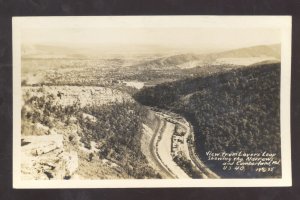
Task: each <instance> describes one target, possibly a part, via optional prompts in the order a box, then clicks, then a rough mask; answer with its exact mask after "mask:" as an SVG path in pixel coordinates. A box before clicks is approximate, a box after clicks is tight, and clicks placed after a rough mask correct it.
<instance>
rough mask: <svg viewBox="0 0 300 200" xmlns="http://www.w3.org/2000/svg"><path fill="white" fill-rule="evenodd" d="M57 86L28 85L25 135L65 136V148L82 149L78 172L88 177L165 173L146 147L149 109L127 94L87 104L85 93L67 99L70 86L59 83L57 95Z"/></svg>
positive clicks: (156, 175)
mask: <svg viewBox="0 0 300 200" xmlns="http://www.w3.org/2000/svg"><path fill="white" fill-rule="evenodd" d="M54 89H55V88H54V87H47V86H44V87H33V88H26V92H24V96H23V100H24V105H23V107H22V130H21V133H22V136H43V135H56V134H58V135H62V136H63V144H64V146H63V148H64V149H68V151H70V149H71V150H72V151H76V152H78V156H79V158H78V159H79V161H78V162H79V167H78V174H79V175H80V176H81V177H85V178H86V179H95V178H98V179H99V178H100V179H101V178H104V179H106V178H160V175H159V174H158V173H156V172H155V171H154V169H152V168H151V167H149V166H148V162H147V159H146V157H145V156H144V154H143V153H142V151H141V142H140V141H141V136H142V133H143V130H142V128H143V126H142V124H143V122H144V119H145V118H146V115H147V110H146V109H144V108H143V107H141V106H140V105H138V104H136V103H134V102H132V101H130V100H128V99H127V100H126V98H123V101H121V102H120V101H117V100H116V101H111V102H109V103H106V104H101V103H99V102H98V101H104V100H105V99H104V100H103V99H93V100H94V102H95V103H89V104H87V103H86V102H83V101H84V99H83V97H82V98H74V99H73V100H74V101H73V103H72V102H68V103H67V104H66V103H63V102H64V100H65V98H67V99H68V100H72V99H71V98H70V97H69V96H67V91H68V89H69V87H65V88H64V87H58V89H59V90H57V91H56V93H57V95H54V94H55V92H54ZM82 89H85V90H87V88H82ZM88 89H91V88H88ZM37 91H43V92H37ZM96 92H97V91H96ZM62 93H64V95H61V94H62ZM88 93H89V90H88ZM103 95H104V94H103ZM96 96H97V95H94V97H96ZM101 97H102V96H101ZM87 98H89V96H87Z"/></svg>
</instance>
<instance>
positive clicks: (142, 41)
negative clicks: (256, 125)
mask: <svg viewBox="0 0 300 200" xmlns="http://www.w3.org/2000/svg"><path fill="white" fill-rule="evenodd" d="M280 39H281V35H280V29H276V28H256V27H252V28H251V27H250V28H198V27H187V28H178V27H162V28H155V27H150V28H149V27H140V28H139V27H132V28H118V27H105V28H97V27H85V28H73V27H72V28H61V27H60V28H47V27H44V28H27V29H26V28H24V29H23V30H22V32H21V41H22V44H25V45H36V44H40V45H58V46H66V47H74V48H75V47H81V48H89V47H95V46H97V47H98V48H102V50H105V49H107V50H110V47H111V46H120V47H122V48H124V49H126V47H131V48H134V47H135V46H149V48H151V47H152V48H154V47H157V46H160V47H167V48H171V49H172V48H173V49H182V50H187V51H198V52H200V53H204V52H210V51H218V50H228V49H236V48H242V47H249V46H255V45H268V44H276V43H280ZM154 49H155V48H154Z"/></svg>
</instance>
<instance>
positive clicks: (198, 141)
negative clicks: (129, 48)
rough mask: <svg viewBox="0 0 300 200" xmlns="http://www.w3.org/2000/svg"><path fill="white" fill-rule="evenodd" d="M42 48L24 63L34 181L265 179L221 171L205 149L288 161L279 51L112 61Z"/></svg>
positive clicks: (27, 175)
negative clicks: (283, 135)
mask: <svg viewBox="0 0 300 200" xmlns="http://www.w3.org/2000/svg"><path fill="white" fill-rule="evenodd" d="M35 48H37V49H39V48H41V47H31V48H30V51H27V54H25V56H24V57H23V58H22V77H21V78H22V110H21V118H22V124H21V129H22V132H21V139H22V144H23V145H22V147H21V150H22V164H21V165H22V166H23V167H22V175H23V178H24V179H26V180H27V179H29V180H32V179H36V180H37V179H43V180H44V179H80V180H82V179H91V180H96V179H161V178H163V179H190V178H196V179H204V178H223V177H239V178H240V177H247V176H249V177H251V176H255V177H256V176H257V177H259V175H257V174H255V173H251V174H247V175H246V176H245V175H243V174H235V173H227V172H223V171H222V170H220V168H218V167H217V166H216V165H214V163H211V162H209V161H208V160H207V159H206V157H205V151H208V150H211V151H228V152H231V151H236V150H237V149H242V150H245V151H247V150H250V149H251V148H253V149H254V150H255V151H259V152H260V151H270V152H276V153H277V154H276V155H277V156H278V155H279V156H280V147H278V144H279V143H280V138H279V127H278V124H279V123H278V121H279V111H278V106H279V97H278V94H279V89H278V87H279V84H280V82H279V77H280V76H279V68H280V63H279V62H280V60H279V58H280V46H278V45H271V46H257V47H249V48H244V49H237V50H232V51H226V52H220V53H212V54H200V55H198V54H188V53H187V54H180V55H163V54H159V55H143V56H138V55H135V56H134V55H131V56H130V57H125V56H123V57H121V56H118V55H114V56H113V57H109V56H108V57H107V58H106V57H105V58H86V57H83V56H82V57H81V56H80V52H79V54H78V52H76V56H74V57H72V56H62V57H60V58H56V57H55V56H54V54H52V56H50V57H43V56H41V55H39V56H38V57H36V56H35V55H37V54H35V53H34V52H35V51H37V50H36V49H35ZM44 48H45V47H43V51H44ZM45 49H47V48H45ZM52 50H53V49H52ZM43 51H42V50H40V52H43ZM28 52H29V53H28ZM46 54H47V53H46ZM270 116H273V117H270ZM262 141H265V142H262ZM268 141H273V142H274V143H273V144H271V143H270V142H268ZM39 152H42V153H39ZM47 159H48V160H49V161H45V160H47ZM32 166H35V167H34V168H32ZM31 168H32V171H31V172H30V170H28V169H31ZM250 170H251V169H250ZM61 171H63V172H64V173H62V172H61ZM274 175H275V176H278V177H279V176H280V170H277V171H275V172H274V174H269V176H274Z"/></svg>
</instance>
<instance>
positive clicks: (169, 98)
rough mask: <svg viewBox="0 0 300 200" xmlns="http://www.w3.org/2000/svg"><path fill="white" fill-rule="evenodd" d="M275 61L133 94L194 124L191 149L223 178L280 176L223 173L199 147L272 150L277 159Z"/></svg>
mask: <svg viewBox="0 0 300 200" xmlns="http://www.w3.org/2000/svg"><path fill="white" fill-rule="evenodd" d="M279 90H280V64H265V65H253V66H249V67H244V68H239V69H233V70H230V71H227V72H218V73H214V74H212V75H203V76H201V77H197V78H189V79H185V80H180V81H176V82H171V83H165V84H160V85H157V86H155V87H148V88H145V89H143V90H141V91H140V92H139V93H137V94H135V96H134V97H135V99H136V100H137V101H139V102H141V103H142V104H144V105H148V106H154V107H155V106H157V107H159V108H163V109H170V110H172V111H175V112H177V113H180V114H182V115H184V116H185V117H186V118H187V119H188V120H189V121H190V122H191V123H192V124H193V126H194V131H195V139H196V151H197V152H198V154H199V155H200V157H201V158H202V159H203V160H204V161H205V162H206V163H207V165H208V166H209V167H211V168H212V169H214V170H215V171H216V172H217V173H219V174H220V175H222V176H224V177H269V176H271V177H272V176H273V177H274V176H275V177H276V176H277V177H279V176H281V169H277V170H275V171H274V172H270V173H264V174H258V173H256V172H255V171H254V170H252V169H251V168H250V169H249V173H239V172H234V171H233V172H224V171H222V170H221V166H220V165H215V164H213V163H212V162H210V161H208V160H206V159H207V157H206V156H205V152H207V151H212V152H223V151H225V152H237V151H245V152H250V153H251V152H252V153H254V152H264V151H267V152H272V153H276V154H277V155H276V156H277V158H278V159H280V156H281V155H280V96H279V95H280V91H279Z"/></svg>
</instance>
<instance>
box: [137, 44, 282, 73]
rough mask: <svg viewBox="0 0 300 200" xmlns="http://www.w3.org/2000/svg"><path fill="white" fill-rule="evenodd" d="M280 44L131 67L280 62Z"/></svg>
mask: <svg viewBox="0 0 300 200" xmlns="http://www.w3.org/2000/svg"><path fill="white" fill-rule="evenodd" d="M280 55H281V53H280V44H275V45H260V46H253V47H247V48H241V49H234V50H230V51H224V52H219V53H210V54H181V55H175V56H169V57H164V58H159V59H155V60H151V61H147V62H142V63H140V64H138V65H135V66H133V67H138V68H152V69H153V68H157V69H161V68H165V67H168V68H170V67H175V68H181V69H187V68H194V67H199V66H205V65H220V64H228V65H246V66H247V65H252V64H257V63H261V62H265V63H278V62H280Z"/></svg>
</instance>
